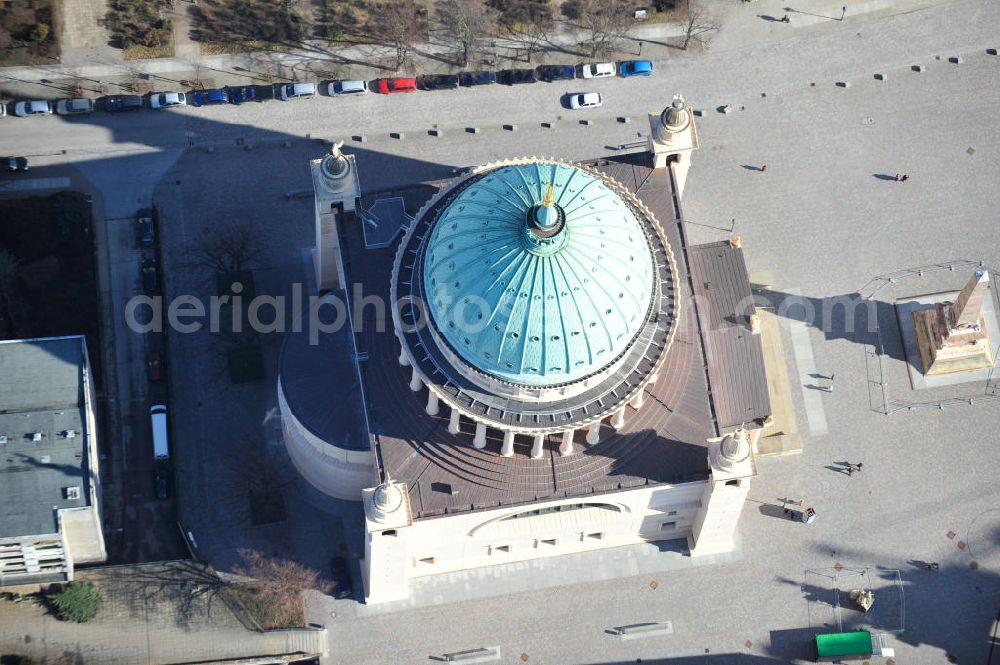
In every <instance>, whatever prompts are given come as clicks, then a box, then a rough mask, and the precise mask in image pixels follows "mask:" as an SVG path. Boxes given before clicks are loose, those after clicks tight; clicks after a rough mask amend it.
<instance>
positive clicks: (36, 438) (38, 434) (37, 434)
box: [30, 432, 42, 441]
mask: <svg viewBox="0 0 1000 665" xmlns="http://www.w3.org/2000/svg"><path fill="white" fill-rule="evenodd" d="M30 434H31V440H32V441H41V440H42V433H41V432H31V433H30Z"/></svg>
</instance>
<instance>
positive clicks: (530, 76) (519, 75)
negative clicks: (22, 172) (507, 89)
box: [497, 69, 538, 85]
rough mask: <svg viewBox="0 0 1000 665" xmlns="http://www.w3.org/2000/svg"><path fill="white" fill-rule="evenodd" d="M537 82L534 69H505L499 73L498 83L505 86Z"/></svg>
mask: <svg viewBox="0 0 1000 665" xmlns="http://www.w3.org/2000/svg"><path fill="white" fill-rule="evenodd" d="M537 80H538V79H537V78H536V77H535V70H534V69H504V70H503V71H499V72H497V83H502V84H504V85H517V84H519V83H534V82H535V81H537Z"/></svg>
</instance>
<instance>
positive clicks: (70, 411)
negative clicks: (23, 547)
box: [0, 336, 90, 538]
mask: <svg viewBox="0 0 1000 665" xmlns="http://www.w3.org/2000/svg"><path fill="white" fill-rule="evenodd" d="M85 353H86V352H85V348H84V338H83V337H82V336H75V337H57V338H48V339H34V340H15V341H6V342H0V435H3V436H6V437H7V441H6V443H0V538H7V537H15V536H26V535H43V534H52V533H56V532H58V530H59V528H58V524H57V523H56V510H57V509H60V508H77V507H82V506H86V505H88V503H89V501H88V497H89V495H90V487H89V482H88V477H89V473H87V472H86V471H87V468H88V463H89V461H88V460H87V448H86V443H85V442H86V437H85V431H84V430H85V428H86V426H87V425H86V418H85V414H84V389H83V376H84V375H83V367H84V365H85V363H86V356H85ZM67 430H72V431H73V432H74V434H75V436H74V437H72V438H70V437H67V436H66V435H65V433H66V432H67ZM35 433H40V434H41V440H39V441H34V440H33V434H35ZM66 487H79V488H80V492H79V494H80V498H79V499H67V498H66V493H65V492H64V489H63V488H66Z"/></svg>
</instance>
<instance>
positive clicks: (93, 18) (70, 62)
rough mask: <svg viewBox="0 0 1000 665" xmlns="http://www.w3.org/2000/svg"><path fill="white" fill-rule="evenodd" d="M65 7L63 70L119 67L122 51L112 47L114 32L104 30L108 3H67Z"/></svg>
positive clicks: (98, 0)
mask: <svg viewBox="0 0 1000 665" xmlns="http://www.w3.org/2000/svg"><path fill="white" fill-rule="evenodd" d="M60 4H61V5H62V14H61V15H62V29H61V30H60V40H61V43H62V53H61V54H60V62H61V63H62V65H63V66H64V67H92V66H95V65H96V66H100V65H103V66H109V65H118V64H121V63H122V62H123V58H122V52H121V50H120V49H117V48H114V47H112V46H110V45H109V43H108V42H109V41H110V40H111V33H110V32H109V31H108V29H107V28H106V27H104V18H105V16H107V13H108V0H67V1H64V2H61V3H60Z"/></svg>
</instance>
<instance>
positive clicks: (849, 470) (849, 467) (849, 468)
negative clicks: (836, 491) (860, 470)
mask: <svg viewBox="0 0 1000 665" xmlns="http://www.w3.org/2000/svg"><path fill="white" fill-rule="evenodd" d="M847 475H848V476H853V475H854V467H853V466H852V465H850V464H848V465H847Z"/></svg>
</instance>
